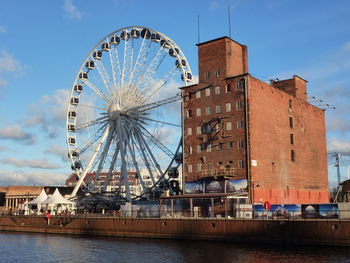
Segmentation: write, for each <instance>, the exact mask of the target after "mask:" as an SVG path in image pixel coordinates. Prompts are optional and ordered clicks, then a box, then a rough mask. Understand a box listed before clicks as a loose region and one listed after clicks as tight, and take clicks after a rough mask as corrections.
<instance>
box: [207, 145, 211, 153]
mask: <svg viewBox="0 0 350 263" xmlns="http://www.w3.org/2000/svg"><path fill="white" fill-rule="evenodd" d="M207 152H208V153H210V152H211V144H210V143H208V144H207Z"/></svg>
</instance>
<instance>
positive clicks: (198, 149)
mask: <svg viewBox="0 0 350 263" xmlns="http://www.w3.org/2000/svg"><path fill="white" fill-rule="evenodd" d="M201 151H202V146H201V145H197V153H200V152H201Z"/></svg>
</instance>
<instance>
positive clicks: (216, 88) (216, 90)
mask: <svg viewBox="0 0 350 263" xmlns="http://www.w3.org/2000/svg"><path fill="white" fill-rule="evenodd" d="M215 94H216V95H219V94H220V86H216V87H215Z"/></svg>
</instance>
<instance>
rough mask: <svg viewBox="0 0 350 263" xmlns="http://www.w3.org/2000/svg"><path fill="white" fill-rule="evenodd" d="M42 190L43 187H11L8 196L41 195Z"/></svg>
mask: <svg viewBox="0 0 350 263" xmlns="http://www.w3.org/2000/svg"><path fill="white" fill-rule="evenodd" d="M42 189H43V187H42V186H27V185H9V186H8V187H7V191H6V195H7V196H15V195H39V194H40V192H41V190H42Z"/></svg>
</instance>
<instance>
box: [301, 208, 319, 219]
mask: <svg viewBox="0 0 350 263" xmlns="http://www.w3.org/2000/svg"><path fill="white" fill-rule="evenodd" d="M319 210H320V206H319V205H318V204H305V205H301V213H302V217H303V218H305V219H308V218H318V217H319Z"/></svg>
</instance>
